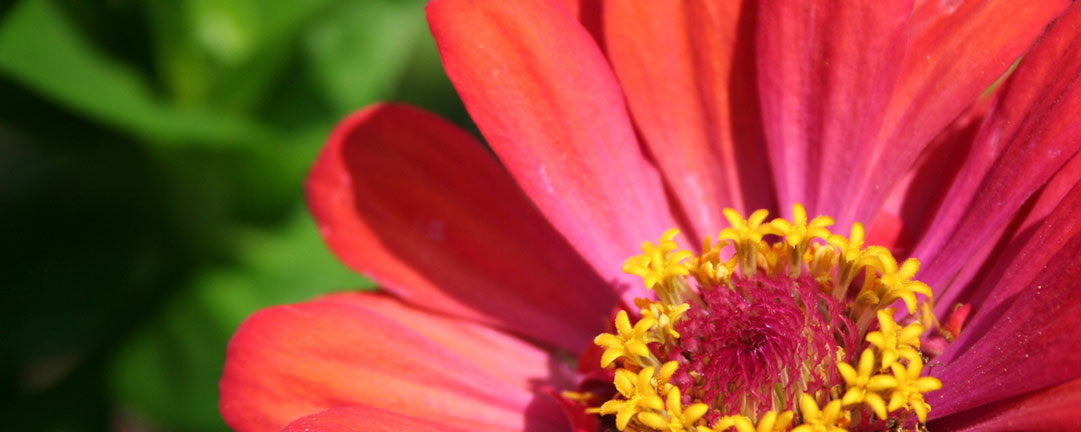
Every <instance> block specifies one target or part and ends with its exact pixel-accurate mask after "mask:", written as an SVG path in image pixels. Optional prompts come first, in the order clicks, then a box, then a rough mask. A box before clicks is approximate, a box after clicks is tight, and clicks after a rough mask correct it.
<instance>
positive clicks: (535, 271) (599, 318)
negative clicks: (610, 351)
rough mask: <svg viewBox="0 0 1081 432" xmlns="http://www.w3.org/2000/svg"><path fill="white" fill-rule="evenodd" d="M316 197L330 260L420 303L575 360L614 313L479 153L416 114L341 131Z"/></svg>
mask: <svg viewBox="0 0 1081 432" xmlns="http://www.w3.org/2000/svg"><path fill="white" fill-rule="evenodd" d="M307 189H308V202H309V207H310V208H311V210H312V213H313V214H314V215H315V219H316V221H317V222H318V225H319V229H320V232H321V233H322V235H323V238H324V239H325V240H326V241H327V244H328V245H329V246H330V248H331V250H333V251H334V253H335V254H336V255H337V256H338V257H339V258H340V259H342V260H343V261H344V262H345V263H346V264H348V265H349V266H350V267H351V268H353V269H354V270H356V271H358V272H361V273H364V274H367V275H369V276H371V277H372V278H373V279H375V280H377V281H379V282H380V283H381V284H383V285H384V286H385V287H386V289H387V290H388V291H391V292H393V293H394V294H396V295H398V296H400V297H402V298H404V299H406V300H408V301H409V302H411V303H413V304H417V305H421V306H424V307H427V308H431V309H435V310H440V311H444V312H448V313H452V314H455V315H458V316H463V317H468V318H471V319H475V320H479V321H483V322H487V323H493V324H497V325H499V326H502V327H505V328H508V329H511V330H513V331H515V332H519V333H522V334H525V335H529V336H531V337H535V338H538V339H540V340H543V341H545V342H548V343H552V344H555V345H558V346H560V347H563V348H565V349H568V350H571V351H577V350H579V349H581V347H582V346H584V345H585V344H588V343H589V341H591V340H592V338H593V336H595V335H596V333H597V332H598V331H599V330H601V329H602V328H603V317H604V316H606V314H607V313H608V311H609V309H610V308H611V306H612V305H613V304H615V302H616V296H615V293H614V292H613V291H612V290H611V288H609V287H608V286H607V284H606V283H604V282H603V281H602V280H600V279H599V278H598V277H597V275H596V273H594V272H593V271H592V270H591V269H590V268H589V266H588V265H587V264H585V262H584V261H582V260H581V258H580V257H579V256H578V255H577V254H576V253H575V252H574V249H573V248H572V247H571V246H570V245H568V244H567V243H566V241H565V240H563V238H562V236H561V235H560V234H559V233H557V232H556V231H555V230H554V229H552V227H551V225H549V224H548V222H547V221H545V220H544V217H543V216H541V214H540V213H539V212H537V210H536V208H535V207H533V205H532V204H531V203H530V202H529V201H528V199H527V198H526V197H525V196H524V195H523V194H522V192H521V191H520V190H519V189H518V187H517V186H515V184H514V182H513V180H512V179H511V178H510V177H509V176H507V174H506V172H505V171H503V170H502V169H501V168H500V167H499V165H498V164H497V162H496V161H495V159H493V158H492V157H491V156H490V155H488V154H487V153H485V152H484V150H483V148H482V147H481V146H480V144H479V143H477V142H476V141H475V140H473V138H472V137H470V136H469V135H468V134H467V133H465V132H464V131H462V130H460V129H458V128H457V127H454V126H453V125H451V124H450V123H447V122H446V121H443V120H441V119H439V118H437V117H435V116H434V115H431V114H428V113H425V112H423V111H420V110H418V109H414V108H409V107H405V106H398V105H379V106H374V107H371V108H368V109H366V110H364V111H361V112H359V113H357V114H354V115H352V116H350V117H349V118H347V119H345V120H344V121H342V123H341V124H340V125H339V126H338V128H337V129H335V131H334V133H333V134H332V135H331V137H330V138H329V139H328V141H327V145H326V147H325V148H324V149H323V152H322V153H321V154H320V156H319V159H318V160H317V161H316V164H315V166H314V167H313V168H312V173H311V175H310V177H309V179H308V185H307Z"/></svg>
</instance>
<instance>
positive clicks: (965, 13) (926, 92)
mask: <svg viewBox="0 0 1081 432" xmlns="http://www.w3.org/2000/svg"><path fill="white" fill-rule="evenodd" d="M1069 5H1070V2H1069V1H1068V0H1048V1H1038V2H1033V1H1027V0H959V1H931V0H917V1H916V2H915V6H914V8H913V13H912V17H911V19H910V20H909V33H910V36H909V43H908V50H907V53H906V55H905V58H904V62H903V64H902V65H901V71H900V72H901V73H900V77H899V79H898V81H897V85H896V87H895V89H894V91H893V93H892V95H891V96H890V100H889V105H888V108H887V110H886V112H885V113H884V118H883V120H882V126H881V127H880V131H879V133H878V135H877V137H876V138H875V145H874V148H873V151H872V152H870V153H866V154H863V155H861V156H862V157H863V158H862V159H860V160H859V161H858V163H857V164H858V165H859V166H861V167H862V169H863V171H862V174H861V175H860V176H856V177H852V178H851V179H850V180H851V181H850V182H849V183H848V185H847V188H848V192H847V193H846V194H845V196H846V197H847V199H848V200H849V203H850V206H849V207H848V208H846V209H844V210H842V211H841V212H840V213H838V214H835V215H834V217H836V218H837V219H838V221H840V223H844V222H847V221H849V220H869V219H870V218H871V216H873V214H871V213H868V212H870V211H874V209H876V208H877V207H878V205H880V203H881V202H882V200H883V199H884V198H885V196H884V193H883V192H884V191H887V190H889V189H890V187H891V186H892V185H893V182H895V181H897V179H899V178H900V176H901V175H902V174H903V173H904V172H905V171H906V170H908V169H909V168H910V167H911V165H912V163H913V161H915V159H916V157H918V155H919V154H920V152H921V150H922V149H923V148H924V147H925V146H926V145H927V143H929V142H931V140H932V138H934V137H935V135H937V134H938V133H939V131H941V130H943V129H944V128H945V127H946V126H947V125H948V124H950V122H951V121H953V120H954V119H955V118H956V117H957V115H958V114H960V113H961V112H962V111H964V110H965V108H966V107H968V106H969V105H970V104H971V103H972V102H973V101H974V100H976V98H977V96H979V95H980V93H982V92H983V91H984V90H986V89H987V88H988V86H990V85H991V84H992V83H993V82H994V81H995V80H996V79H998V78H999V77H1000V76H1001V75H1002V74H1003V73H1005V72H1006V71H1007V70H1008V69H1009V67H1010V65H1011V64H1012V63H1013V62H1014V61H1015V60H1017V58H1019V57H1020V56H1022V55H1023V54H1025V52H1026V50H1028V49H1029V47H1031V46H1032V43H1033V42H1034V41H1035V40H1036V39H1037V38H1038V37H1039V36H1040V35H1041V34H1043V32H1044V30H1045V29H1046V27H1047V25H1048V24H1049V23H1051V22H1052V21H1053V20H1054V19H1055V18H1056V17H1058V16H1059V15H1060V14H1061V13H1062V12H1063V11H1064V10H1065V9H1066V7H1068V6H1069Z"/></svg>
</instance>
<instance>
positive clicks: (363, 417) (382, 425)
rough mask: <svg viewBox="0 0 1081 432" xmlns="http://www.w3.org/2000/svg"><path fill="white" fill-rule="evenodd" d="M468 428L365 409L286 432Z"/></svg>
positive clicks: (315, 418)
mask: <svg viewBox="0 0 1081 432" xmlns="http://www.w3.org/2000/svg"><path fill="white" fill-rule="evenodd" d="M470 430H471V429H469V428H467V427H458V426H456V425H448V424H443V423H438V422H431V421H425V420H421V419H418V418H415V417H410V416H407V415H402V414H399V413H396V412H393V411H387V410H381V409H377V408H371V407H366V406H351V407H344V408H334V409H330V410H326V411H323V412H320V413H317V414H312V415H309V416H306V417H301V418H299V419H297V420H296V421H294V422H292V423H289V425H287V426H286V427H285V429H282V431H283V432H311V431H319V432H338V431H342V432H346V431H371V432H408V431H417V432H429V431H431V432H468V431H470Z"/></svg>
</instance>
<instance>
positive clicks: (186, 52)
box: [0, 0, 468, 431]
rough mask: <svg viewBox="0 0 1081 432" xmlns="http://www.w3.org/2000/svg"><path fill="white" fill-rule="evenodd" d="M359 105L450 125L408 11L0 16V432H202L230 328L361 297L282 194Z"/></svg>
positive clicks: (214, 8)
mask: <svg viewBox="0 0 1081 432" xmlns="http://www.w3.org/2000/svg"><path fill="white" fill-rule="evenodd" d="M378 100H398V101H407V102H411V103H414V104H417V105H421V106H424V107H427V108H428V109H430V110H433V111H435V112H438V113H440V114H442V115H444V116H445V117H448V118H450V119H452V120H454V121H456V122H458V123H459V124H463V125H468V118H467V117H466V116H465V114H464V110H463V109H462V108H461V105H460V102H458V100H457V98H456V96H455V94H454V91H453V89H452V88H451V86H450V84H449V83H448V82H447V80H446V77H445V76H444V75H443V73H442V71H441V69H440V67H439V59H438V55H437V53H436V51H435V47H434V43H433V42H432V40H431V37H430V36H429V34H428V31H427V26H426V24H425V21H424V13H423V2H422V1H418V0H368V1H345V0H314V1H297V0H175V1H169V0H150V1H145V2H140V1H134V0H114V1H97V0H94V1H88V0H24V1H20V2H15V3H4V2H0V205H2V206H3V208H2V209H0V254H2V260H3V261H2V262H3V266H2V267H0V269H2V273H0V292H2V296H3V297H2V298H0V335H2V339H0V343H2V344H3V348H2V351H0V352H2V357H0V363H2V364H0V366H2V368H0V370H2V371H3V386H4V392H3V400H0V407H3V408H2V410H3V412H0V422H2V424H3V426H2V427H0V428H2V429H4V430H34V431H37V430H41V431H82V430H124V431H217V430H224V429H225V426H224V424H222V422H221V419H220V417H219V416H218V413H217V379H218V376H219V374H220V371H221V367H222V362H223V357H224V350H225V344H226V342H227V340H228V338H229V336H230V335H231V334H232V332H233V330H234V329H235V328H236V326H237V325H238V324H239V323H240V321H241V320H243V319H244V317H246V316H247V315H248V314H250V313H251V312H253V311H254V310H256V309H258V308H261V307H265V306H268V305H273V304H280V303H288V302H297V301H302V300H305V299H308V298H310V297H312V296H315V295H318V294H321V293H325V292H330V291H335V290H342V289H356V288H363V287H367V286H369V283H368V282H366V281H365V280H364V279H363V278H361V277H359V276H356V275H354V274H352V273H350V272H349V271H348V270H346V269H345V268H344V267H342V266H341V265H340V264H339V263H338V262H337V261H336V260H335V259H334V258H333V257H332V256H331V255H330V254H329V253H328V252H327V251H326V249H325V248H324V246H323V244H322V242H321V240H320V239H319V237H318V235H317V233H316V231H315V229H314V226H313V223H312V221H311V218H310V217H309V215H308V214H307V212H306V210H305V209H304V203H303V195H302V185H303V180H304V176H305V175H306V172H307V169H308V167H309V165H310V163H311V161H312V160H313V158H314V157H315V155H316V153H317V152H318V150H319V147H320V146H321V144H322V141H323V139H324V138H325V137H326V135H327V133H328V131H329V130H330V128H331V127H333V125H334V123H335V122H336V121H337V120H338V119H340V118H342V117H343V116H344V115H346V114H347V113H349V112H351V111H353V110H356V109H358V108H360V107H363V106H365V105H367V104H369V103H371V102H373V101H378ZM467 127H468V126H467Z"/></svg>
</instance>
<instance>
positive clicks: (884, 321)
mask: <svg viewBox="0 0 1081 432" xmlns="http://www.w3.org/2000/svg"><path fill="white" fill-rule="evenodd" d="M890 311H891V309H880V310H879V311H878V330H877V331H873V332H870V333H868V334H867V342H870V343H871V345H874V346H875V348H878V352H879V353H881V354H882V368H883V369H885V368H888V367H890V366H891V365H893V364H894V363H896V362H897V359H898V358H904V359H908V361H910V362H911V361H914V360H917V359H919V358H920V352H919V351H917V348H919V347H920V335H921V334H923V326H922V325H920V323H918V322H915V323H912V324H909V325H907V326H905V327H904V328H901V326H900V325H898V324H897V322H896V321H894V320H893V316H892V314H891V313H890Z"/></svg>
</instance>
